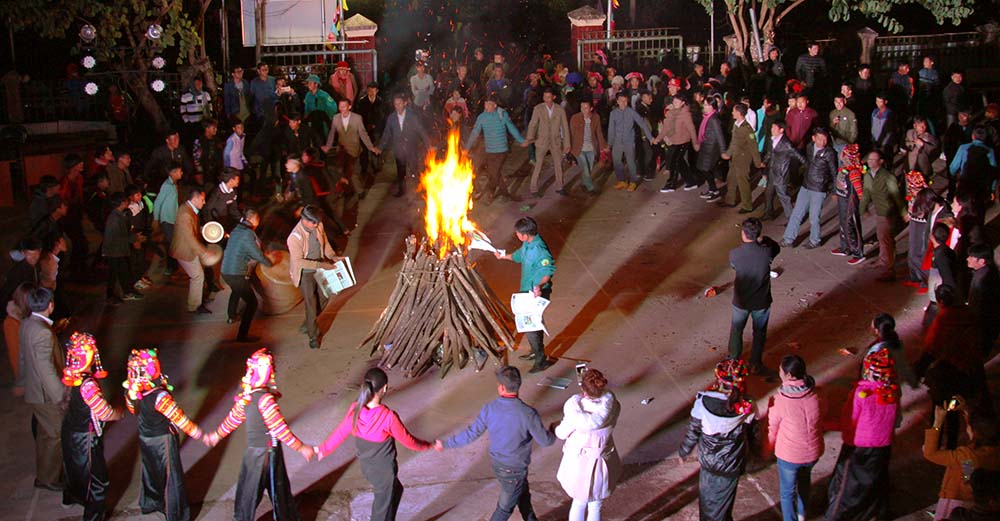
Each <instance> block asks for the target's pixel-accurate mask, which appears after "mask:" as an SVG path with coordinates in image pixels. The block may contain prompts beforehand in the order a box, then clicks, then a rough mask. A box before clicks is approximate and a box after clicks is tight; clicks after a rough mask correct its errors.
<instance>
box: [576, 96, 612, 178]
mask: <svg viewBox="0 0 1000 521" xmlns="http://www.w3.org/2000/svg"><path fill="white" fill-rule="evenodd" d="M569 135H570V143H571V145H570V146H571V148H572V150H571V151H570V152H572V154H573V157H575V158H576V162H577V164H579V165H580V180H581V181H582V182H583V190H584V191H585V192H587V194H589V195H591V196H594V195H597V190H595V189H594V179H593V177H592V176H591V174H592V173H593V170H594V163H595V162H596V160H597V154H599V153H600V152H601V151H608V150H609V149H608V144H607V142H605V141H604V130H603V129H602V125H601V116H599V115H597V113H596V112H594V104H593V102H591V101H590V100H583V101H581V102H580V112H577V113H576V114H573V117H572V118H570V120H569Z"/></svg>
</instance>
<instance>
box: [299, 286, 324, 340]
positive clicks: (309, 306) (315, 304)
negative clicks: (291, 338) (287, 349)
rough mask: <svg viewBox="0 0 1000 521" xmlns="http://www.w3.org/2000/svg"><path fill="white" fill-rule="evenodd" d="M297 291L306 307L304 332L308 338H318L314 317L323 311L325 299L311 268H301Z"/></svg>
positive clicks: (317, 328)
mask: <svg viewBox="0 0 1000 521" xmlns="http://www.w3.org/2000/svg"><path fill="white" fill-rule="evenodd" d="M299 291H300V292H302V304H303V306H304V307H305V309H306V321H305V326H306V333H307V334H308V335H309V339H310V340H316V339H318V338H319V326H317V325H316V317H318V316H319V314H320V313H322V312H323V308H325V307H326V302H327V299H326V298H325V297H323V294H322V293H321V292H320V290H319V284H317V283H316V272H315V271H312V270H302V279H301V280H300V281H299Z"/></svg>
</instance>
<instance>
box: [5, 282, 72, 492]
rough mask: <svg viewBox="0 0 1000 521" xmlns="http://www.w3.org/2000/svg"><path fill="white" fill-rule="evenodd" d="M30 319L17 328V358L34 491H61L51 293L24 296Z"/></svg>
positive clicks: (59, 390) (58, 355)
mask: <svg viewBox="0 0 1000 521" xmlns="http://www.w3.org/2000/svg"><path fill="white" fill-rule="evenodd" d="M28 309H30V310H31V315H30V316H29V317H28V318H25V319H23V320H21V325H20V327H19V328H18V332H17V337H18V348H19V349H18V353H19V354H18V356H19V359H20V360H19V361H20V366H21V380H22V382H23V387H24V402H25V403H27V404H28V406H29V407H31V414H32V417H33V422H32V425H33V426H34V427H35V428H33V429H32V433H33V435H34V438H35V487H36V488H41V489H45V490H52V491H60V490H63V475H62V459H63V454H62V445H61V444H60V435H59V432H60V427H61V425H62V421H63V414H64V413H63V410H64V409H63V406H64V399H63V385H62V381H61V380H60V377H59V375H60V373H61V372H62V363H61V362H62V360H63V354H62V349H61V348H60V347H59V341H58V340H57V339H56V335H55V333H53V332H52V319H50V318H49V316H50V315H51V314H52V311H53V310H54V309H55V302H54V301H53V299H52V292H51V291H49V290H48V289H46V288H36V289H35V290H34V291H32V292H31V293H29V294H28Z"/></svg>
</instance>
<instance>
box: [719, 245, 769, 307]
mask: <svg viewBox="0 0 1000 521" xmlns="http://www.w3.org/2000/svg"><path fill="white" fill-rule="evenodd" d="M765 239H767V238H766V237H765ZM780 251H781V247H780V246H778V244H777V243H775V242H774V241H773V240H770V239H767V240H766V241H760V242H744V243H743V244H741V245H740V247H739V248H735V249H733V250H732V251H730V252H729V265H730V266H732V267H733V269H734V270H736V279H735V281H734V282H733V306H736V307H738V308H740V309H749V310H751V311H753V310H758V309H765V308H768V307H770V306H771V261H772V260H774V258H775V257H777V256H778V253H779V252H780Z"/></svg>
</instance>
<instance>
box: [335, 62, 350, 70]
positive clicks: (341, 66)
mask: <svg viewBox="0 0 1000 521" xmlns="http://www.w3.org/2000/svg"><path fill="white" fill-rule="evenodd" d="M340 69H347V70H351V66H350V65H348V64H347V62H345V61H339V62H337V69H336V70H338V71H339V70H340Z"/></svg>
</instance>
